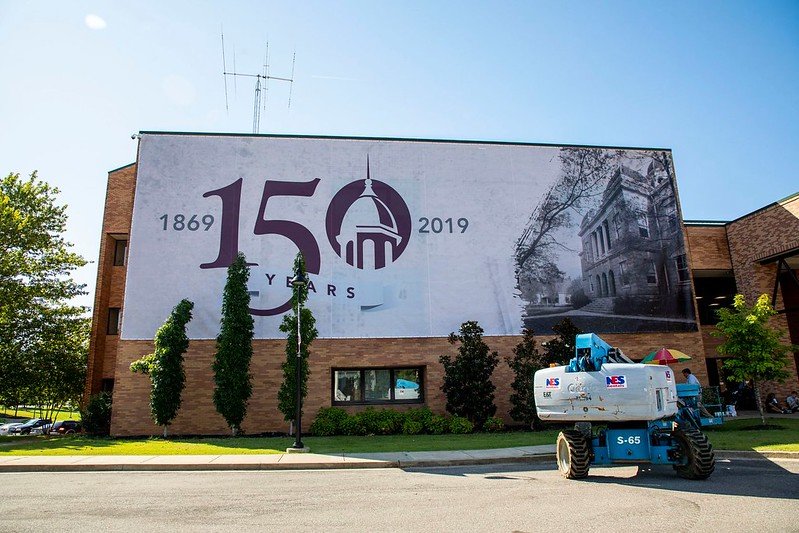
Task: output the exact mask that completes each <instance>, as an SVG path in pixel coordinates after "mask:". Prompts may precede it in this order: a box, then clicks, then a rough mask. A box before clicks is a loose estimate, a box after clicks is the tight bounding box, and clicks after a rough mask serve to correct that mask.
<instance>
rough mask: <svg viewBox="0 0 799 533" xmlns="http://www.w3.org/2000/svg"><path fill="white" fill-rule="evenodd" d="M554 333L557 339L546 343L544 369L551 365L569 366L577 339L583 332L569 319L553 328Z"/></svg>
mask: <svg viewBox="0 0 799 533" xmlns="http://www.w3.org/2000/svg"><path fill="white" fill-rule="evenodd" d="M552 331H554V332H555V334H556V335H557V337H555V338H554V339H552V340H550V341H548V342H547V343H546V348H547V352H546V357H545V358H544V359H543V361H542V363H543V366H544V367H547V366H549V365H550V364H551V363H555V364H556V365H565V364H568V363H569V360H570V359H571V358H572V357H574V342H575V339H576V338H577V335H579V334H581V333H582V332H583V331H582V330H581V329H580V328H578V327H577V326H575V325H574V322H572V321H571V319H569V318H568V317H567V318H564V319H563V320H561V321H560V322H558V323H557V324H555V325H554V326H552Z"/></svg>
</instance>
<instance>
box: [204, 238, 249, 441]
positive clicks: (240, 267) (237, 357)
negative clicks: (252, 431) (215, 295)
mask: <svg viewBox="0 0 799 533" xmlns="http://www.w3.org/2000/svg"><path fill="white" fill-rule="evenodd" d="M249 278H250V270H249V268H248V267H247V261H246V259H245V258H244V254H242V253H241V252H239V254H238V256H237V257H236V259H235V260H234V261H233V263H232V264H231V265H230V267H228V271H227V283H225V289H224V292H223V295H222V321H221V329H220V331H219V336H217V338H216V357H215V358H214V363H213V367H212V368H213V370H214V383H215V384H216V386H215V387H214V406H215V407H216V410H217V412H218V413H219V414H221V415H222V416H223V417H224V419H225V421H226V422H227V424H228V427H230V430H231V432H232V434H233V436H236V435H237V434H238V433H239V431H240V430H241V423H242V422H243V421H244V417H245V416H246V415H247V402H248V400H249V399H250V396H251V395H252V376H251V375H250V360H251V359H252V337H253V319H252V316H250V294H249V293H248V292H247V280H248V279H249Z"/></svg>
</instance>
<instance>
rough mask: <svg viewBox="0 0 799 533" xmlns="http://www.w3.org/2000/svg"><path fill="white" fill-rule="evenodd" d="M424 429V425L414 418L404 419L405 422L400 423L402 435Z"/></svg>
mask: <svg viewBox="0 0 799 533" xmlns="http://www.w3.org/2000/svg"><path fill="white" fill-rule="evenodd" d="M423 430H424V426H423V425H422V423H421V422H417V421H416V420H411V419H405V423H404V424H403V425H402V434H403V435H418V434H419V433H421V432H422V431H423Z"/></svg>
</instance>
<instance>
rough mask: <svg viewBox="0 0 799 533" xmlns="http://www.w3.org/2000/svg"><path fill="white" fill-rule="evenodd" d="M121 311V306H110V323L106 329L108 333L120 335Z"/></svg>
mask: <svg viewBox="0 0 799 533" xmlns="http://www.w3.org/2000/svg"><path fill="white" fill-rule="evenodd" d="M120 311H121V309H120V308H119V307H109V308H108V325H107V326H106V331H105V332H106V334H107V335H119V317H120Z"/></svg>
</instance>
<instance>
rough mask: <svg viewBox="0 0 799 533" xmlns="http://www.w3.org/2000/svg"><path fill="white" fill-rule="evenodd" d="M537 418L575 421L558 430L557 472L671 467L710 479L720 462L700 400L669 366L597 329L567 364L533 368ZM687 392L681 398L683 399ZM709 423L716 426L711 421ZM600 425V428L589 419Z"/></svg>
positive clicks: (582, 338)
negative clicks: (647, 359) (614, 343)
mask: <svg viewBox="0 0 799 533" xmlns="http://www.w3.org/2000/svg"><path fill="white" fill-rule="evenodd" d="M534 381H535V384H534V386H535V402H536V409H537V412H538V416H539V418H541V419H542V420H551V421H556V422H561V421H562V422H572V421H573V422H575V427H574V429H566V430H563V431H561V432H560V434H559V435H558V440H557V444H556V456H557V463H558V469H559V470H560V472H561V473H562V474H563V475H564V476H565V477H567V478H569V479H578V478H584V477H586V476H587V475H588V469H589V468H590V466H591V465H610V464H631V463H632V464H634V463H651V464H662V465H673V466H674V469H675V470H676V471H677V474H678V475H680V476H681V477H684V478H687V479H706V478H707V477H709V476H710V474H712V473H713V469H714V468H715V459H714V456H713V449H712V446H711V445H710V442H708V440H707V437H706V436H705V435H704V433H702V431H701V429H700V428H701V426H702V419H701V416H700V413H699V408H698V404H697V403H696V400H697V396H698V391H697V390H694V389H695V387H694V388H691V387H688V388H686V387H685V386H683V385H680V386H679V387H678V386H677V385H676V383H675V376H674V372H673V371H672V370H671V368H669V367H668V366H655V365H643V364H639V363H633V362H632V361H631V360H630V359H629V358H627V357H626V356H625V355H624V354H623V353H622V351H621V350H619V349H617V348H613V347H611V346H610V345H609V344H608V343H606V342H605V341H603V340H602V339H600V338H599V337H598V336H596V335H595V334H593V333H585V334H581V335H577V338H576V341H575V356H574V358H573V359H572V360H571V361H570V362H569V364H568V365H566V366H557V367H551V368H545V369H542V370H539V371H538V372H536V373H535V380H534ZM681 395H682V396H681ZM707 422H708V423H717V422H716V421H714V420H708V421H707ZM595 423H599V424H600V425H599V426H597V427H592V424H595Z"/></svg>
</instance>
